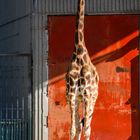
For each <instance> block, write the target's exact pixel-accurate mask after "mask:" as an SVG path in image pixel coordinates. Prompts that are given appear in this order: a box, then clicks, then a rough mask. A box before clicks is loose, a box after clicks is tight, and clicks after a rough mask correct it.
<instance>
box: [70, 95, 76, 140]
mask: <svg viewBox="0 0 140 140" xmlns="http://www.w3.org/2000/svg"><path fill="white" fill-rule="evenodd" d="M70 96H71V97H70V100H69V106H70V111H71V129H70V140H74V138H75V135H76V126H75V123H76V120H75V115H76V112H75V96H74V95H70Z"/></svg>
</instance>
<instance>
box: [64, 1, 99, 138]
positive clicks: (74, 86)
mask: <svg viewBox="0 0 140 140" xmlns="http://www.w3.org/2000/svg"><path fill="white" fill-rule="evenodd" d="M84 9H85V0H78V10H77V15H76V32H75V47H74V52H73V55H72V59H71V63H70V64H69V67H68V70H67V73H66V99H67V102H68V104H69V107H70V111H71V130H70V139H71V140H74V138H75V137H76V138H77V140H80V137H81V131H82V122H83V126H84V137H85V140H89V138H90V129H91V128H90V124H91V119H92V114H93V111H94V106H95V102H96V99H97V97H98V82H99V76H98V73H97V70H96V68H95V66H94V65H93V64H92V62H91V60H90V57H89V54H88V51H87V48H86V46H85V41H84ZM81 102H82V103H83V112H84V113H83V115H84V116H83V118H84V119H82V121H81V119H80V116H79V113H78V108H79V104H80V103H81Z"/></svg>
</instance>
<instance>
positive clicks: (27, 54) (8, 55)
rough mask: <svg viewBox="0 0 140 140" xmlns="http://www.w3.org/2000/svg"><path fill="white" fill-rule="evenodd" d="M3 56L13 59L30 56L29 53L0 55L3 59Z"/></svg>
mask: <svg viewBox="0 0 140 140" xmlns="http://www.w3.org/2000/svg"><path fill="white" fill-rule="evenodd" d="M3 56H6V57H11V56H14V57H16V56H21V57H22V56H31V54H30V53H11V54H9V53H8V54H0V57H3Z"/></svg>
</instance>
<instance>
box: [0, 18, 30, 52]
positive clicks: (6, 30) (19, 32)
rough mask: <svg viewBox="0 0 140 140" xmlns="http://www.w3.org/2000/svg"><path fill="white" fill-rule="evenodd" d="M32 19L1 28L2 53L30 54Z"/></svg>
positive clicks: (0, 43)
mask: <svg viewBox="0 0 140 140" xmlns="http://www.w3.org/2000/svg"><path fill="white" fill-rule="evenodd" d="M30 35H31V32H30V17H29V16H28V17H26V18H23V19H21V20H18V21H15V22H12V23H10V24H7V25H5V26H2V27H0V53H1V54H7V53H30V51H31V48H30Z"/></svg>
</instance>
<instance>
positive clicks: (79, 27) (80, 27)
mask: <svg viewBox="0 0 140 140" xmlns="http://www.w3.org/2000/svg"><path fill="white" fill-rule="evenodd" d="M84 11H85V0H78V8H77V15H76V32H75V49H78V48H79V47H80V48H83V49H84V50H86V47H85V42H84V13H85V12H84Z"/></svg>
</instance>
